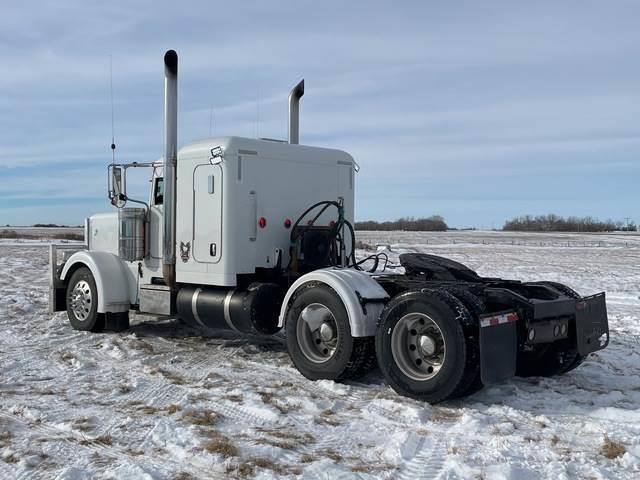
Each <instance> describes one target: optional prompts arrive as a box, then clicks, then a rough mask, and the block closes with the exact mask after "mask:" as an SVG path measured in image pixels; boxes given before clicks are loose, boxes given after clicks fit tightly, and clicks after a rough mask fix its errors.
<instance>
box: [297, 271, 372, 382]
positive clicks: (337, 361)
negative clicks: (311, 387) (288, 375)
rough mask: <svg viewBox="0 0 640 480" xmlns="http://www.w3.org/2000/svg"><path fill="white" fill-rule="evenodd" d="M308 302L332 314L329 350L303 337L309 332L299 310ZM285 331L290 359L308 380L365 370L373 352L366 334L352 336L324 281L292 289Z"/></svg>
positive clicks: (350, 375) (340, 306)
mask: <svg viewBox="0 0 640 480" xmlns="http://www.w3.org/2000/svg"><path fill="white" fill-rule="evenodd" d="M312 304H316V305H320V306H322V307H325V309H326V310H327V311H329V312H330V313H331V315H332V318H333V321H332V326H333V327H335V328H333V329H334V330H335V332H334V334H335V336H336V337H335V350H334V351H333V353H331V352H329V353H328V354H325V353H324V352H323V351H322V348H321V347H318V350H317V351H316V350H314V348H315V347H314V345H315V342H314V341H307V342H305V340H304V339H305V338H309V336H311V335H312V332H311V329H308V330H307V329H306V328H305V324H304V320H303V319H302V317H301V314H302V312H303V310H304V309H305V308H306V307H308V306H310V305H312ZM301 322H302V323H301ZM285 331H286V339H287V350H288V351H289V356H290V357H291V361H292V362H293V364H294V365H295V367H296V368H297V369H298V371H299V372H300V373H301V374H302V375H304V376H305V377H306V378H308V379H310V380H323V379H326V380H335V381H342V380H347V379H349V378H354V377H356V376H358V375H361V374H363V373H365V371H366V370H367V367H368V365H369V364H368V362H369V361H370V360H369V357H371V356H372V355H373V352H372V351H371V348H370V343H371V340H369V338H367V337H362V338H354V337H352V335H351V327H350V325H349V316H348V314H347V309H346V308H345V306H344V304H343V303H342V300H341V299H340V297H339V296H338V294H337V293H336V292H335V290H333V289H332V288H330V287H328V286H327V285H324V284H320V283H316V282H310V283H307V284H305V285H303V286H301V287H300V288H299V289H298V290H297V291H296V292H295V294H294V295H293V298H292V300H291V303H290V304H289V308H288V309H287V314H286V319H285ZM299 332H300V333H299ZM307 335H308V336H307ZM305 352H307V353H305ZM323 355H327V356H323ZM314 356H315V357H314ZM312 358H315V361H314V359H312Z"/></svg>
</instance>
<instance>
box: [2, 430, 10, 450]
mask: <svg viewBox="0 0 640 480" xmlns="http://www.w3.org/2000/svg"><path fill="white" fill-rule="evenodd" d="M11 437H12V435H11V432H9V431H4V432H0V448H4V447H7V446H9V444H10V443H11Z"/></svg>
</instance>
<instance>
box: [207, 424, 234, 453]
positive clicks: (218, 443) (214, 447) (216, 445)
mask: <svg viewBox="0 0 640 480" xmlns="http://www.w3.org/2000/svg"><path fill="white" fill-rule="evenodd" d="M207 436H208V437H209V439H208V440H207V441H206V442H205V443H204V444H202V448H204V449H205V450H206V451H207V452H209V453H213V454H214V455H222V456H223V457H224V458H231V457H237V456H238V448H237V447H236V446H235V445H234V444H233V442H232V441H231V439H230V438H229V437H227V436H226V435H223V434H222V433H220V432H218V431H215V430H211V431H208V432H207Z"/></svg>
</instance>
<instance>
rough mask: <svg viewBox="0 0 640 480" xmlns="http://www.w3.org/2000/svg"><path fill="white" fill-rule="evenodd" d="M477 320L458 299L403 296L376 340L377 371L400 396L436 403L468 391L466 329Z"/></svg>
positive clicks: (389, 309)
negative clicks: (465, 390)
mask: <svg viewBox="0 0 640 480" xmlns="http://www.w3.org/2000/svg"><path fill="white" fill-rule="evenodd" d="M471 321H472V318H471V314H470V313H469V311H468V310H467V309H466V308H465V306H464V305H463V304H462V302H460V300H458V299H457V298H456V297H454V296H453V295H451V294H449V293H446V292H443V291H436V290H423V291H412V292H407V293H403V294H401V295H398V296H397V297H395V298H394V299H392V300H391V301H390V302H389V303H388V304H387V306H386V307H385V309H384V311H383V313H382V316H381V319H380V325H379V328H378V333H377V335H376V354H377V356H378V365H379V366H380V369H381V370H382V373H383V374H384V376H385V378H386V380H387V382H388V383H389V385H391V387H392V388H393V389H394V390H395V391H396V392H397V393H399V394H401V395H405V396H408V397H411V398H415V399H417V400H423V401H427V402H430V403H437V402H441V401H443V400H446V399H447V398H450V397H452V396H455V394H456V393H457V392H459V391H461V390H463V389H465V387H467V386H466V385H464V383H465V382H471V380H472V379H473V375H467V374H466V373H468V372H467V370H469V369H471V368H476V367H477V365H468V362H467V358H466V356H467V351H468V349H467V345H466V342H467V341H468V340H467V339H466V338H465V334H464V331H463V328H462V326H463V325H464V324H469V323H471Z"/></svg>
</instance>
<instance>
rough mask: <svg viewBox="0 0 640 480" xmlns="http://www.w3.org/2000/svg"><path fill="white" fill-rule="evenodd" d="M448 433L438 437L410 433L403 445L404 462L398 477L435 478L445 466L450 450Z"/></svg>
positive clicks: (404, 479)
mask: <svg viewBox="0 0 640 480" xmlns="http://www.w3.org/2000/svg"><path fill="white" fill-rule="evenodd" d="M445 438H446V434H444V435H443V434H442V433H441V434H439V435H438V436H436V437H433V436H430V437H425V436H422V435H415V434H413V433H410V434H409V437H408V438H407V440H406V441H405V442H404V444H403V445H402V446H401V454H402V457H403V458H404V460H405V461H404V462H403V464H402V467H401V469H400V471H399V472H397V474H396V475H397V477H394V478H398V479H399V480H434V479H437V478H438V477H439V475H440V473H441V472H442V470H443V468H444V462H445V459H446V458H447V455H448V452H447V447H446V441H445Z"/></svg>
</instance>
